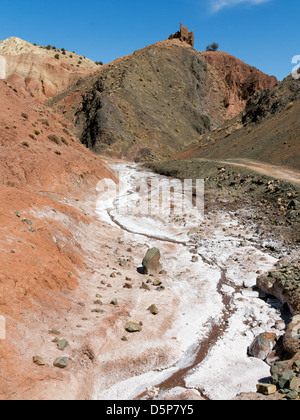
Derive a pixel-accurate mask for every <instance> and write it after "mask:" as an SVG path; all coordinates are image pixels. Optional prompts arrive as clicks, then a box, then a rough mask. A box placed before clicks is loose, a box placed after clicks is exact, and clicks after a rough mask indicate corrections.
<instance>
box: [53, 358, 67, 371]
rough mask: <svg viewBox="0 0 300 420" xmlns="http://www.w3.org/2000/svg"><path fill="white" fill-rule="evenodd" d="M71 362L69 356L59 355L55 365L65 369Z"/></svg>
mask: <svg viewBox="0 0 300 420" xmlns="http://www.w3.org/2000/svg"><path fill="white" fill-rule="evenodd" d="M68 364H69V360H68V358H67V357H58V358H57V359H56V360H55V361H54V363H53V365H54V366H55V367H57V368H59V369H65V368H66V367H67V366H68Z"/></svg>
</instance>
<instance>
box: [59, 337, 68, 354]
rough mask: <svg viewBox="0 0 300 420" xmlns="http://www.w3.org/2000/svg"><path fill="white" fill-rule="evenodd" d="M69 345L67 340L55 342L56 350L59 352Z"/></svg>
mask: <svg viewBox="0 0 300 420" xmlns="http://www.w3.org/2000/svg"><path fill="white" fill-rule="evenodd" d="M68 345H69V343H68V342H67V340H65V339H63V340H58V342H57V348H58V349H59V350H61V351H64V349H65V348H66V347H67V346H68Z"/></svg>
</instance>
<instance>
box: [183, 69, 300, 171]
mask: <svg viewBox="0 0 300 420" xmlns="http://www.w3.org/2000/svg"><path fill="white" fill-rule="evenodd" d="M299 112H300V81H299V80H295V79H294V78H293V77H292V76H289V77H287V78H286V79H285V80H284V81H282V82H280V83H278V84H277V85H276V86H274V87H272V88H269V89H266V90H263V91H261V92H258V93H256V94H255V95H253V96H252V97H251V98H250V100H249V101H248V102H247V104H246V107H245V110H244V111H243V112H242V113H241V114H239V115H238V116H237V117H236V118H234V119H232V120H229V121H227V122H225V123H224V125H223V126H222V127H221V128H219V129H217V130H215V131H214V132H213V133H209V134H208V135H203V136H202V137H201V140H200V141H198V142H195V144H194V145H192V146H191V147H188V148H187V149H186V150H185V151H184V152H182V153H180V154H179V155H178V157H179V158H180V159H187V158H192V157H193V158H195V157H197V158H203V159H207V158H208V159H234V160H237V159H248V160H249V159H251V160H257V161H261V162H267V163H270V164H273V165H274V164H276V165H280V166H285V167H287V168H289V169H293V170H298V171H299V170H300V148H299V133H300V121H299Z"/></svg>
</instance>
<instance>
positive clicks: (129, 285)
mask: <svg viewBox="0 0 300 420" xmlns="http://www.w3.org/2000/svg"><path fill="white" fill-rule="evenodd" d="M123 288H124V289H132V283H128V282H126V283H125V284H124V286H123Z"/></svg>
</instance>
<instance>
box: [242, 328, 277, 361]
mask: <svg viewBox="0 0 300 420" xmlns="http://www.w3.org/2000/svg"><path fill="white" fill-rule="evenodd" d="M275 344H276V334H273V333H262V334H259V335H258V336H257V337H256V338H255V340H254V341H253V343H252V344H251V346H250V347H249V349H248V350H249V354H250V355H251V356H253V357H256V358H258V359H261V360H266V359H267V358H268V356H269V355H270V354H271V353H272V352H273V349H274V347H275Z"/></svg>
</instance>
